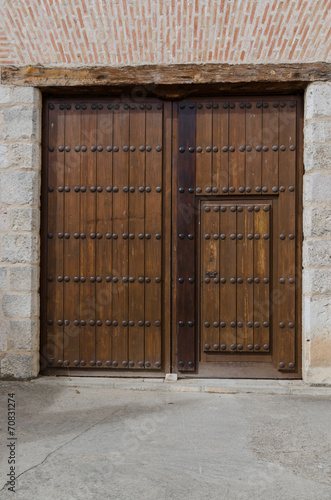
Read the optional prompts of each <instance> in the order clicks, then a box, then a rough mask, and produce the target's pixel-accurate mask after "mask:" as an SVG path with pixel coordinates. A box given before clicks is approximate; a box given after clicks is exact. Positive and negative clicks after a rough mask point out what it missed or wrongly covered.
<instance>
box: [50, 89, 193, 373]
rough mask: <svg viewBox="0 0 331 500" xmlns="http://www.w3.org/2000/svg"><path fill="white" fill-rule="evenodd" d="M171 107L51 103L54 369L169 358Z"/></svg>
mask: <svg viewBox="0 0 331 500" xmlns="http://www.w3.org/2000/svg"><path fill="white" fill-rule="evenodd" d="M167 107H168V108H169V105H167ZM164 108H165V106H164V105H163V103H161V102H159V101H157V100H155V99H154V100H153V99H150V100H146V102H145V101H144V102H139V103H134V102H130V101H129V100H128V101H116V100H112V99H99V100H98V99H86V100H82V99H79V98H71V99H57V98H53V99H48V100H47V107H46V109H45V120H46V123H47V135H46V136H45V145H44V148H45V154H44V158H45V164H46V165H45V167H46V175H44V178H43V189H45V190H47V193H48V194H47V206H44V207H43V208H44V214H45V218H44V220H43V231H44V233H46V234H48V238H47V253H46V252H45V251H44V254H43V255H44V256H43V262H44V264H43V267H44V268H43V282H42V286H43V289H44V291H45V306H43V308H42V310H43V318H42V332H43V339H44V345H43V346H42V348H43V349H42V352H43V353H46V355H45V357H46V358H47V364H48V369H49V370H50V372H51V373H54V370H61V369H63V368H64V367H65V368H66V369H68V368H69V369H70V370H72V371H75V370H77V371H78V372H79V370H87V369H89V370H96V369H108V370H109V369H111V370H115V371H116V370H119V369H120V370H121V371H125V370H126V371H127V372H129V371H130V370H138V372H137V373H139V371H141V370H143V369H146V370H148V371H149V370H157V371H158V372H161V371H162V366H163V363H164V361H165V359H166V358H168V354H167V349H169V344H167V342H168V341H167V340H166V339H165V338H164V335H165V333H164V332H165V331H168V326H167V325H168V324H169V315H168V314H163V310H162V308H163V304H164V303H165V304H166V305H167V304H168V302H167V301H166V300H164V297H165V296H166V295H167V296H169V293H168V291H167V290H166V288H165V286H169V280H168V279H166V280H165V279H164V276H165V272H168V271H167V270H168V269H169V265H170V262H169V260H168V261H166V260H165V255H166V254H167V252H165V251H164V248H163V241H168V240H169V230H168V227H169V223H168V222H166V221H165V220H164V218H163V206H165V207H166V209H167V212H168V208H167V203H168V204H169V197H168V196H164V191H163V183H164V179H167V177H166V176H169V174H168V173H167V172H170V170H169V168H168V167H165V166H164V159H163V151H164V149H165V148H168V147H169V146H168V143H167V140H168V137H169V135H168V134H169V132H168V131H167V129H166V127H165V124H164ZM167 112H168V115H169V111H167ZM165 131H166V132H165ZM166 183H167V185H168V184H169V180H166ZM193 186H194V184H193ZM44 248H45V247H44ZM166 282H167V285H166V284H165V283H166ZM167 307H169V306H167ZM166 312H167V311H166ZM168 340H169V339H168ZM162 349H163V351H162ZM52 370H53V372H52Z"/></svg>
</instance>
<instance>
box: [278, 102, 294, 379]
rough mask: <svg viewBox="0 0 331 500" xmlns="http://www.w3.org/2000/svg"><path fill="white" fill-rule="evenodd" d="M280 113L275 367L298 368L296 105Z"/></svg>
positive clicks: (292, 104) (283, 368)
mask: <svg viewBox="0 0 331 500" xmlns="http://www.w3.org/2000/svg"><path fill="white" fill-rule="evenodd" d="M283 104H284V105H283V106H281V107H280V113H279V142H280V152H279V201H278V204H279V207H278V230H279V235H277V237H278V276H277V278H276V279H277V280H278V283H277V284H279V290H280V294H281V295H280V297H281V298H280V300H279V305H278V307H277V311H278V314H277V323H276V325H275V331H276V334H277V335H278V336H279V338H280V339H279V342H278V352H277V356H276V367H277V368H278V369H279V370H286V371H288V370H289V371H291V370H294V369H296V368H297V359H296V358H297V356H296V324H295V316H296V305H295V293H296V286H295V281H296V252H295V239H296V237H297V231H296V216H295V210H296V102H295V101H294V100H293V101H287V102H286V103H283Z"/></svg>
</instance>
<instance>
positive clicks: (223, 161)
mask: <svg viewBox="0 0 331 500" xmlns="http://www.w3.org/2000/svg"><path fill="white" fill-rule="evenodd" d="M301 114H302V110H301V100H300V98H298V97H288V96H279V97H278V96H271V97H265V96H263V97H247V96H246V97H232V98H229V97H227V98H213V99H211V98H190V99H186V100H183V101H181V102H178V103H175V104H174V117H175V118H174V142H173V150H174V158H173V161H174V169H175V176H174V188H173V190H174V193H177V204H175V212H174V213H175V215H176V218H175V219H174V220H173V233H174V234H176V235H179V234H182V235H186V234H188V233H189V232H192V231H193V230H192V223H195V227H196V235H197V237H196V238H195V239H194V244H193V245H190V246H189V242H188V241H186V242H185V240H184V239H183V240H182V242H181V241H178V242H176V245H174V253H173V255H174V259H175V262H176V265H175V268H174V269H175V273H176V274H175V276H174V281H175V283H176V284H175V289H174V302H173V314H174V321H175V324H177V325H178V323H179V322H180V321H181V320H182V318H188V314H189V313H194V317H195V322H196V334H195V335H193V331H192V335H191V336H188V335H185V334H184V332H183V331H181V330H180V329H178V328H177V338H176V339H175V340H176V343H175V346H176V347H175V349H174V356H175V361H176V367H177V369H178V370H179V371H183V372H185V371H190V370H191V371H193V372H194V373H196V374H197V376H198V375H199V374H203V373H206V374H208V376H211V375H212V374H213V375H214V376H217V375H220V374H222V375H224V374H225V376H226V373H227V369H228V370H229V371H228V373H231V376H234V373H235V365H234V363H237V366H238V376H242V373H243V371H242V370H241V368H240V367H241V366H242V367H245V370H246V369H247V375H246V376H249V373H250V371H251V372H252V374H254V376H256V373H257V371H259V367H258V366H260V367H261V369H260V376H261V377H263V376H264V375H263V374H265V376H270V374H273V376H274V377H276V378H277V377H278V378H282V377H300V369H301V368H300V352H301V351H300V331H299V323H300V280H301V273H300V263H301V257H300V252H301V234H300V227H301V225H300V224H301V222H300V220H301V219H300V216H301V209H300V206H301V188H300V186H301V175H302V162H301V159H300V157H299V156H298V155H297V151H298V150H300V148H301V141H302V131H301V130H300V129H299V128H298V124H299V123H300V120H301ZM194 179H195V193H194V197H192V198H190V197H189V192H190V188H191V184H192V181H193V180H194ZM296 184H297V186H298V187H297V186H296ZM191 192H192V191H191ZM179 193H182V195H180V194H179ZM185 193H186V194H185ZM183 206H184V207H185V211H186V213H187V212H189V214H190V215H189V216H188V217H183ZM189 208H190V210H189ZM192 214H193V215H192ZM192 219H193V220H192ZM217 226H218V231H217ZM194 253H195V259H193V254H194ZM184 270H185V276H193V275H194V274H195V273H196V271H197V270H199V272H198V280H197V283H196V295H195V301H193V291H192V288H189V287H188V286H187V287H186V286H179V285H178V283H181V282H182V283H183V284H184V283H185V280H184V279H183V278H182V275H183V276H184ZM182 323H183V324H184V321H182ZM297 325H298V328H297ZM187 353H189V355H188V354H187ZM193 353H195V356H196V363H195V364H193V363H191V365H190V367H189V366H188V364H187V363H186V362H185V363H183V361H182V360H183V359H184V357H185V356H186V358H185V359H186V360H188V359H189V357H191V358H193ZM180 361H181V362H180ZM206 363H208V365H209V366H211V365H212V364H213V366H214V368H209V367H208V368H207V365H206ZM259 363H260V365H259ZM227 367H228V368H227ZM249 367H251V368H252V369H251V370H250V368H249ZM193 376H194V375H193Z"/></svg>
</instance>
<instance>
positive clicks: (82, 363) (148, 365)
mask: <svg viewBox="0 0 331 500" xmlns="http://www.w3.org/2000/svg"><path fill="white" fill-rule="evenodd" d="M53 363H54V361H53V360H52V359H49V360H48V364H49V365H50V366H52V365H53ZM57 364H58V365H59V366H70V361H69V360H68V359H66V360H65V361H63V360H62V359H59V360H58V362H57ZM72 364H73V365H74V366H86V361H85V360H84V359H82V360H81V361H78V359H75V360H74V361H73V363H72ZM121 365H122V367H123V368H126V367H129V368H133V367H134V366H135V363H134V361H129V362H128V361H122V363H121ZM137 365H138V368H151V366H152V364H151V363H150V362H149V361H146V363H144V362H143V361H139V362H138V363H137ZM154 365H155V367H156V368H160V367H161V362H160V361H156V362H155V363H154ZM90 366H98V367H100V366H102V361H93V360H92V361H90ZM105 366H106V367H107V368H111V367H113V368H117V367H118V362H117V361H106V362H105Z"/></svg>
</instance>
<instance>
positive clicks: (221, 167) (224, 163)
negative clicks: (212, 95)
mask: <svg viewBox="0 0 331 500" xmlns="http://www.w3.org/2000/svg"><path fill="white" fill-rule="evenodd" d="M222 104H224V103H222V102H214V104H213V144H212V145H213V152H212V159H213V162H212V163H213V164H212V183H211V184H212V192H213V193H215V194H222V195H224V194H227V193H228V188H229V165H228V154H229V153H228V141H229V138H228V133H229V131H228V107H226V108H224V107H223V105H222Z"/></svg>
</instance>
